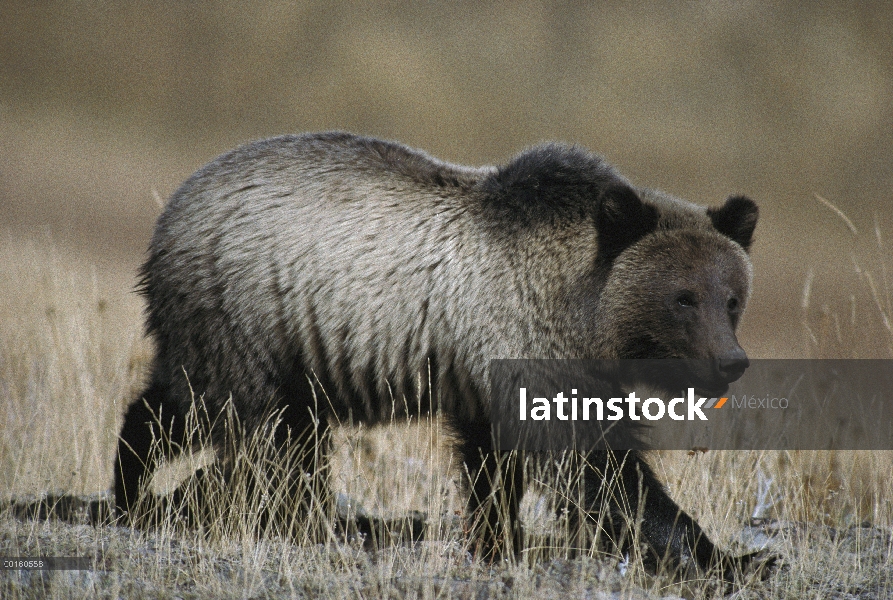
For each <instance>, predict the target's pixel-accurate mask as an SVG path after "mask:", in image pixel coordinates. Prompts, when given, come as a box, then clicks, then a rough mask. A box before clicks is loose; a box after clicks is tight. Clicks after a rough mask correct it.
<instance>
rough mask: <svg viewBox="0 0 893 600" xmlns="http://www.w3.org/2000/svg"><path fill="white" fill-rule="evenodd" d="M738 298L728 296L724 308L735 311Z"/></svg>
mask: <svg viewBox="0 0 893 600" xmlns="http://www.w3.org/2000/svg"><path fill="white" fill-rule="evenodd" d="M738 305H739V303H738V298H729V301H728V302H727V303H726V308H728V310H729V312H735V311H736V310H738Z"/></svg>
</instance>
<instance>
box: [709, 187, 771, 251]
mask: <svg viewBox="0 0 893 600" xmlns="http://www.w3.org/2000/svg"><path fill="white" fill-rule="evenodd" d="M707 216H708V217H710V220H711V221H712V222H713V226H714V227H715V228H716V230H717V231H718V232H720V233H721V234H723V235H724V236H726V237H728V238H730V239H732V241H735V242H738V243H739V244H741V247H742V248H744V250H746V251H748V250H750V244H751V242H753V230H754V229H756V226H757V217H759V216H760V209H758V208H757V205H756V203H755V202H754V201H753V200H751V199H750V198H746V197H744V196H732V197H730V198H729V199H728V200H726V203H725V204H723V205H722V206H721V207H720V208H708V209H707Z"/></svg>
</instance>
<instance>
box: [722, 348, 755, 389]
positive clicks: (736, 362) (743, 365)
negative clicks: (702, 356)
mask: <svg viewBox="0 0 893 600" xmlns="http://www.w3.org/2000/svg"><path fill="white" fill-rule="evenodd" d="M718 362H719V364H718V365H717V368H718V369H719V372H720V374H721V375H722V376H723V377H724V378H725V380H726V381H728V382H732V381H736V380H738V379H739V378H740V377H741V376H742V375H744V371H746V370H747V367H749V366H750V360H749V359H748V358H747V355H746V354H744V352H741V356H735V357H732V358H720V359H719V361H718Z"/></svg>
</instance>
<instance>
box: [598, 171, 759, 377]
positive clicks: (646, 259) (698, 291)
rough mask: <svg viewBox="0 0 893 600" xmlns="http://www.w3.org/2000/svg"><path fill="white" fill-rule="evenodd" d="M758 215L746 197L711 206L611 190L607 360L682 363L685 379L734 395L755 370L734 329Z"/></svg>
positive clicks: (601, 238) (602, 221)
mask: <svg viewBox="0 0 893 600" xmlns="http://www.w3.org/2000/svg"><path fill="white" fill-rule="evenodd" d="M757 217H758V209H757V206H756V204H755V203H754V202H753V201H751V200H750V199H748V198H745V197H742V196H735V197H731V198H729V199H728V200H727V201H726V202H725V204H723V205H722V206H721V207H719V208H710V209H704V208H703V207H700V206H697V205H694V204H691V203H688V202H684V201H682V200H678V199H675V198H672V197H669V196H667V195H664V194H661V193H660V192H652V191H647V190H638V191H637V190H635V189H633V188H632V187H630V186H627V185H616V186H612V187H610V188H608V189H607V190H606V191H605V192H604V193H603V194H602V197H601V200H600V203H599V208H598V212H597V215H596V218H595V226H596V231H597V236H598V261H599V263H600V269H602V272H603V273H606V276H605V278H604V286H603V288H602V289H601V292H600V294H599V301H598V310H597V315H596V316H595V318H596V319H597V325H596V331H597V332H598V334H599V338H600V345H601V348H600V349H599V353H600V354H601V355H602V357H607V358H619V359H683V361H681V362H680V363H679V364H682V365H684V369H682V371H684V376H682V375H680V377H682V379H680V381H679V382H678V383H681V384H682V385H684V386H693V387H695V388H696V389H698V390H700V391H703V392H704V393H711V394H721V393H723V392H725V390H727V389H728V385H729V384H730V383H731V382H733V381H735V380H737V379H738V378H739V377H741V375H742V374H743V373H744V370H745V369H746V368H747V367H748V365H749V362H748V358H747V354H746V353H745V352H744V350H743V349H742V348H741V346H740V344H739V343H738V339H737V337H736V335H735V331H736V328H737V326H738V322H739V320H740V319H741V316H742V313H743V312H744V309H745V307H746V306H747V300H748V297H749V295H750V287H751V280H752V267H751V262H750V258H749V256H748V250H749V248H750V245H751V242H752V240H753V232H754V228H755V227H756V223H757Z"/></svg>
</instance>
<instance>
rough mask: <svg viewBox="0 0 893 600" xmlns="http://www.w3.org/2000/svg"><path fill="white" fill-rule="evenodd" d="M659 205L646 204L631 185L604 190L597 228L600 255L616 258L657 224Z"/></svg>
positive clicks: (611, 259) (606, 257)
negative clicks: (657, 207) (656, 206)
mask: <svg viewBox="0 0 893 600" xmlns="http://www.w3.org/2000/svg"><path fill="white" fill-rule="evenodd" d="M658 217H659V215H658V212H657V209H656V208H655V207H653V206H651V205H650V204H645V203H644V202H642V199H641V198H639V195H638V194H636V192H635V190H633V189H632V188H631V187H629V186H628V185H612V186H611V187H609V188H607V189H606V190H605V191H604V192H602V196H601V200H600V202H599V207H598V214H597V215H596V216H595V230H596V232H597V233H598V256H599V258H600V259H603V260H607V261H609V262H611V261H613V260H614V259H615V258H617V256H618V255H619V254H620V253H621V252H623V251H624V250H626V249H627V248H629V247H630V246H631V245H633V244H635V243H636V242H637V241H639V240H640V239H642V237H643V236H645V235H646V234H648V233H651V232H652V231H654V230H655V228H656V227H657V221H658Z"/></svg>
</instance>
